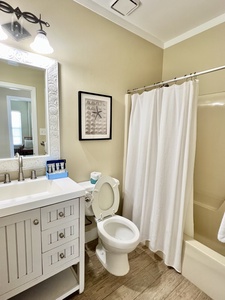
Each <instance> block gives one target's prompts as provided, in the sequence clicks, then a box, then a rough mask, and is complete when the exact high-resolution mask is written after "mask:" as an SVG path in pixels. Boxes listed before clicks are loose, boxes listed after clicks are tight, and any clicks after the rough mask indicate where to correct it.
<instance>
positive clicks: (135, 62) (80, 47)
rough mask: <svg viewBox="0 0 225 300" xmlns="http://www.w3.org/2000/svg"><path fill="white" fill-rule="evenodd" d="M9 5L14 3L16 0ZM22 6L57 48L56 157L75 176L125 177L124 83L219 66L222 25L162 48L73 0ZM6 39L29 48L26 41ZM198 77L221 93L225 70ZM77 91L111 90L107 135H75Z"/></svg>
mask: <svg viewBox="0 0 225 300" xmlns="http://www.w3.org/2000/svg"><path fill="white" fill-rule="evenodd" d="M9 3H10V4H11V5H12V6H16V5H17V3H16V1H13V0H10V1H9ZM19 6H20V7H24V9H25V10H27V11H31V12H35V13H36V14H39V13H40V12H41V13H42V18H43V19H46V20H47V21H48V22H49V24H50V27H49V28H48V29H47V34H48V37H49V40H50V41H51V44H52V46H53V47H54V53H53V54H51V55H49V57H51V58H53V59H55V60H57V61H58V63H59V99H60V103H59V107H60V147H61V156H62V157H64V158H66V160H67V167H68V171H69V176H70V177H71V178H72V179H74V180H75V181H77V182H79V181H84V180H87V179H88V176H89V174H90V172H91V171H93V170H99V171H101V172H102V173H103V174H109V175H111V176H113V177H115V178H117V179H118V180H119V181H120V182H122V181H123V157H124V130H123V129H124V114H125V105H124V95H125V94H126V91H127V89H128V88H133V87H138V86H146V85H148V84H150V83H154V82H158V81H161V80H162V79H163V80H167V79H171V78H174V77H175V76H179V75H181V76H182V75H184V74H189V73H191V72H194V71H202V70H207V69H211V68H214V67H217V66H221V65H224V61H225V40H224V38H223V37H224V32H225V23H222V24H220V25H217V26H215V27H213V28H211V29H208V30H206V31H204V32H202V33H199V34H197V35H195V36H193V37H190V38H188V39H186V40H184V41H181V42H180V43H178V44H175V45H173V46H171V47H168V48H166V49H164V50H163V49H162V48H160V47H158V46H155V45H154V44H152V43H150V42H148V41H146V40H144V39H142V38H140V37H138V36H136V35H135V34H133V33H131V32H129V31H127V30H125V29H123V28H121V27H119V26H118V25H116V24H114V23H111V22H109V21H108V20H106V19H104V18H102V17H100V16H99V15H97V14H95V13H93V12H91V11H90V10H88V9H86V8H85V7H83V6H81V5H79V4H78V3H76V2H74V1H72V0H64V1H62V0H59V1H57V2H56V1H53V0H48V1H43V0H40V1H25V0H22V1H20V4H19ZM62 9H63V11H64V12H65V13H62ZM90 24H91V25H90ZM5 43H6V44H7V45H10V46H13V47H16V48H20V49H23V50H27V51H30V48H29V43H30V41H27V40H24V41H23V42H20V43H17V42H13V41H12V39H10V40H8V41H7V42H5ZM137 53H138V55H137ZM140 66H141V67H140ZM199 79H200V90H199V94H200V95H208V94H213V93H221V92H224V71H221V72H216V73H213V74H209V75H204V76H201V77H200V78H199ZM78 91H88V92H95V93H100V94H106V95H112V97H113V102H112V111H113V112H112V139H111V140H108V141H107V140H105V141H83V142H81V141H79V139H78ZM109 157H110V159H109ZM121 188H122V185H120V189H121ZM121 192H122V191H121Z"/></svg>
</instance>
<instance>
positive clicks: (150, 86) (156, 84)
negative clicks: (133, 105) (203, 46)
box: [127, 66, 225, 94]
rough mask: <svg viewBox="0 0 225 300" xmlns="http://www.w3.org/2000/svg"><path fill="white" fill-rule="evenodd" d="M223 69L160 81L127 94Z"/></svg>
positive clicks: (218, 69) (218, 68) (223, 67)
mask: <svg viewBox="0 0 225 300" xmlns="http://www.w3.org/2000/svg"><path fill="white" fill-rule="evenodd" d="M223 69H225V66H221V67H217V68H214V69H209V70H206V71H201V72H194V73H190V74H188V75H184V76H181V77H177V78H176V77H175V78H173V79H170V80H166V81H160V82H157V83H154V84H151V85H148V86H144V87H141V88H135V89H131V90H127V93H128V94H132V93H134V92H138V91H141V90H146V89H150V88H155V87H158V86H165V85H167V84H168V83H171V82H176V81H178V80H184V79H188V78H192V77H196V76H200V75H204V74H207V73H211V72H216V71H220V70H223Z"/></svg>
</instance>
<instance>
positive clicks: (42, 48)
mask: <svg viewBox="0 0 225 300" xmlns="http://www.w3.org/2000/svg"><path fill="white" fill-rule="evenodd" d="M30 47H31V49H33V50H34V51H36V52H38V53H41V54H50V53H52V52H53V51H54V50H53V48H52V47H51V46H50V44H49V41H48V39H47V36H46V33H45V31H44V30H38V33H37V35H36V37H35V39H34V41H33V43H31V44H30Z"/></svg>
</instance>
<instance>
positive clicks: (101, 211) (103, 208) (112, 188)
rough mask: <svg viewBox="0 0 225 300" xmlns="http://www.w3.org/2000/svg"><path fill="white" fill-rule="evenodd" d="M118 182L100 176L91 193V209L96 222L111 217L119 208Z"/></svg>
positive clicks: (108, 177)
mask: <svg viewBox="0 0 225 300" xmlns="http://www.w3.org/2000/svg"><path fill="white" fill-rule="evenodd" d="M118 185H119V182H118V181H116V180H115V179H114V178H112V177H110V176H102V177H100V178H99V179H98V181H97V183H96V184H95V188H94V190H93V193H92V209H93V212H94V215H95V217H96V219H97V220H103V219H104V218H105V217H108V216H113V215H114V214H115V213H116V212H117V210H118V207H119V200H120V199H119V198H120V197H119V189H118Z"/></svg>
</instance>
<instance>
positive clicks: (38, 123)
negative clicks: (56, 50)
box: [0, 43, 60, 173]
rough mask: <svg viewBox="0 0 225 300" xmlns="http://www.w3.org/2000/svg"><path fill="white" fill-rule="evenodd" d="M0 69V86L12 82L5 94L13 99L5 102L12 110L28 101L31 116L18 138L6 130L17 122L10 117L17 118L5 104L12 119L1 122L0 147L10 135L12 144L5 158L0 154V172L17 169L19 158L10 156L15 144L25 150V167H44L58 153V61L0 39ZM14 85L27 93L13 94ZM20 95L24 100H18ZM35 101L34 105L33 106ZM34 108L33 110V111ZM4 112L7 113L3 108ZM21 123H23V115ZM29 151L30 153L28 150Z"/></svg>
mask: <svg viewBox="0 0 225 300" xmlns="http://www.w3.org/2000/svg"><path fill="white" fill-rule="evenodd" d="M0 70H1V72H0V82H1V83H4V84H2V86H5V85H6V86H7V88H9V85H11V86H10V89H11V92H10V94H9V97H8V98H9V99H10V98H12V101H14V102H12V101H9V100H8V101H7V103H8V104H7V105H8V106H10V107H11V106H13V109H14V111H17V112H18V111H19V110H18V106H21V105H24V102H30V104H28V103H26V105H27V106H28V107H29V106H30V107H29V108H27V111H28V110H29V111H30V110H31V113H27V119H28V118H30V119H31V120H30V121H29V122H27V125H24V127H26V129H21V131H22V133H20V134H19V138H18V139H19V140H20V141H19V140H18V139H17V137H16V135H15V137H13V135H11V133H10V130H8V133H6V131H7V130H6V129H8V128H9V127H11V131H13V126H16V125H15V123H14V122H12V119H13V120H16V118H17V117H14V116H13V118H12V114H14V113H12V109H11V108H10V109H9V107H7V115H9V114H10V115H11V121H10V117H9V118H8V119H7V122H8V124H6V125H4V126H5V128H6V129H5V131H4V132H3V135H1V133H0V142H1V147H2V145H3V143H6V140H7V139H8V140H10V139H11V141H12V142H11V144H12V145H13V146H12V147H9V148H10V150H8V152H7V153H10V154H4V155H2V156H3V157H4V158H0V173H4V172H6V171H7V172H11V171H17V170H18V161H17V159H15V158H14V157H12V156H13V152H15V148H17V150H18V147H19V149H20V151H24V153H25V155H24V161H23V162H24V169H26V170H30V169H37V168H45V165H46V161H47V160H49V159H59V157H60V137H59V99H58V63H57V61H55V60H54V59H51V58H48V57H45V56H42V55H38V54H34V53H31V52H27V51H23V50H20V49H16V48H12V47H9V46H7V45H4V44H1V43H0ZM13 86H14V91H15V87H16V88H17V90H18V88H19V89H20V90H24V92H23V93H25V91H26V93H28V92H29V93H30V94H22V95H21V94H20V95H18V94H13V92H12V91H13V89H12V88H13ZM6 98H7V97H6ZM21 98H22V100H23V101H20V100H21ZM30 99H31V100H30ZM32 99H36V100H35V101H33V100H32ZM15 102H18V103H17V104H16V103H15ZM0 105H1V103H0ZM35 105H36V109H34V107H35ZM1 109H2V106H1ZM35 110H36V114H34V112H35ZM17 115H18V113H17ZM4 116H6V112H5V115H4ZM5 118H6V117H5ZM19 118H20V117H19ZM20 123H22V116H21V121H20ZM9 124H10V126H9ZM21 127H23V125H21ZM0 129H1V126H0ZM25 130H26V131H25ZM23 131H24V132H23ZM21 139H22V141H21ZM16 140H17V141H16ZM8 143H10V142H8ZM16 144H17V145H16ZM1 147H0V149H1ZM28 148H29V149H28ZM32 149H33V150H32ZM25 151H27V152H25ZM32 152H33V154H31V153H32ZM43 153H44V154H43ZM7 155H9V156H7ZM6 156H7V157H6Z"/></svg>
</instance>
